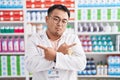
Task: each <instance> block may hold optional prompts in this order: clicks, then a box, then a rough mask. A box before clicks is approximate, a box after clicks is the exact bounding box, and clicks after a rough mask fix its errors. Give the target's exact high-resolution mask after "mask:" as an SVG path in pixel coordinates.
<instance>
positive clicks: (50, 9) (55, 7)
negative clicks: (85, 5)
mask: <svg viewBox="0 0 120 80" xmlns="http://www.w3.org/2000/svg"><path fill="white" fill-rule="evenodd" d="M54 9H59V10H63V11H65V12H67V14H68V17H70V11H69V10H68V8H67V7H66V6H64V5H61V4H55V5H53V6H51V7H50V8H49V9H48V13H47V14H48V16H49V15H50V14H51V12H52V11H53V10H54Z"/></svg>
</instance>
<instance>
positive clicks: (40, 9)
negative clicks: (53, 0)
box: [26, 8, 74, 11]
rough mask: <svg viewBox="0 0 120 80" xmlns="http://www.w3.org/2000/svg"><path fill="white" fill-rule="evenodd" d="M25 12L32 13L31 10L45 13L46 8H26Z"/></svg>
mask: <svg viewBox="0 0 120 80" xmlns="http://www.w3.org/2000/svg"><path fill="white" fill-rule="evenodd" d="M68 9H69V10H74V8H68ZM26 10H27V11H33V10H38V11H47V10H48V8H27V9H26Z"/></svg>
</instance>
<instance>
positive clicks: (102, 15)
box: [75, 0, 120, 80]
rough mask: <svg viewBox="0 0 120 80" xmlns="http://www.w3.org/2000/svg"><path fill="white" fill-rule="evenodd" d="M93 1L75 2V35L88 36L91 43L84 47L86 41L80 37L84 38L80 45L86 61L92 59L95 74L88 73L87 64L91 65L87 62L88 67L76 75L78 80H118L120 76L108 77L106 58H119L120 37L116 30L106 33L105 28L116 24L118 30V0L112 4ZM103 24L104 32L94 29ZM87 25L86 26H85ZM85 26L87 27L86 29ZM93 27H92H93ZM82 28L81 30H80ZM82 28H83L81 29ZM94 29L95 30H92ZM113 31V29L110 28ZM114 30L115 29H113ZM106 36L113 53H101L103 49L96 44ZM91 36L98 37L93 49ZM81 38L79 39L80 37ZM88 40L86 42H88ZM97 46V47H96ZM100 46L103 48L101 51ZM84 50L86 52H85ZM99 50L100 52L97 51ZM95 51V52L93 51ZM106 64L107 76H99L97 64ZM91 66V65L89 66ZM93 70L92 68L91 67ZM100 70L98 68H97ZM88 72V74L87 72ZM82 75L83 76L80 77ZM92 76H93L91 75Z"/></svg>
mask: <svg viewBox="0 0 120 80" xmlns="http://www.w3.org/2000/svg"><path fill="white" fill-rule="evenodd" d="M104 1H105V0H95V1H92V0H84V1H83V0H77V1H76V4H75V5H76V8H75V9H76V23H75V24H76V25H75V28H76V29H75V30H76V33H77V34H78V35H79V36H87V37H88V36H90V37H89V40H90V41H91V43H88V45H86V42H85V39H86V41H87V38H85V37H82V38H85V39H83V41H82V44H83V47H84V50H85V51H86V56H87V59H91V58H93V59H94V63H92V62H91V63H92V64H95V65H96V66H95V68H96V72H95V70H94V69H93V70H94V72H93V70H91V72H90V68H89V66H90V65H89V64H91V63H90V62H89V61H88V63H87V64H88V65H87V67H86V69H85V70H84V71H83V72H82V73H81V72H80V73H78V74H80V75H79V76H78V80H93V79H94V80H102V79H104V80H108V79H109V80H118V79H120V75H113V74H112V75H110V71H108V68H109V70H110V65H109V64H110V63H108V56H109V55H110V56H113V55H114V56H120V44H119V42H120V39H118V37H119V35H120V32H119V31H118V30H119V29H118V30H117V31H115V32H114V31H113V32H112V31H107V29H108V30H109V28H105V27H106V26H107V24H106V23H109V24H110V26H113V24H114V23H116V24H117V26H118V27H119V28H120V26H119V25H120V24H119V22H120V17H119V15H120V13H119V9H120V8H119V5H118V4H119V3H120V2H119V0H118V2H117V1H114V2H112V0H107V1H108V2H107V1H105V2H104ZM101 23H102V24H104V26H103V29H104V30H101V31H100V28H99V29H98V28H96V27H98V26H100V24H101ZM86 24H87V25H86ZM95 24H97V26H94V25H95ZM86 26H87V27H86ZM93 26H94V27H93ZM81 27H82V28H81ZM83 27H84V28H83ZM85 28H89V29H85ZM94 28H96V30H95V29H94ZM112 29H113V28H112ZM114 29H115V28H114ZM106 35H109V36H110V37H111V39H112V42H113V45H114V46H113V47H114V50H113V51H110V52H109V51H103V50H102V49H105V47H104V46H102V45H103V43H102V44H100V43H98V42H100V41H103V40H102V39H100V37H101V36H106ZM91 36H94V37H95V36H99V39H97V43H96V44H95V47H94V41H96V40H92V39H91ZM80 38H81V37H80ZM89 40H88V41H89ZM96 46H97V47H96ZM101 46H102V47H104V48H102V49H101ZM86 48H87V49H88V50H86ZM89 49H90V50H89ZM99 49H100V50H99ZM94 50H96V51H94ZM100 62H102V63H107V65H108V68H107V75H104V74H102V73H101V74H99V73H100V71H99V72H97V68H98V66H101V65H98V63H100ZM104 65H106V64H102V67H103V66H104ZM91 66H93V65H91ZM102 67H101V71H102ZM92 68H93V67H92ZM99 68H100V67H99ZM87 71H88V72H87ZM108 72H109V73H108ZM81 74H83V75H81ZM92 74H94V75H92Z"/></svg>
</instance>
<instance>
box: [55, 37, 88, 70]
mask: <svg viewBox="0 0 120 80" xmlns="http://www.w3.org/2000/svg"><path fill="white" fill-rule="evenodd" d="M71 43H77V44H76V45H75V46H73V47H71V50H72V55H68V54H66V55H64V54H63V53H62V52H57V54H56V68H60V69H65V70H83V69H84V68H85V66H86V56H85V53H84V51H83V48H82V46H81V43H80V40H79V39H78V37H77V36H76V37H75V38H74V41H72V42H71Z"/></svg>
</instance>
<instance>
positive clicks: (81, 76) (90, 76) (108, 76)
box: [78, 75, 120, 78]
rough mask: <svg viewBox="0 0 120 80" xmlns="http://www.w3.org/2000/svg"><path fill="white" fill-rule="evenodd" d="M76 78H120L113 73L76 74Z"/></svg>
mask: <svg viewBox="0 0 120 80" xmlns="http://www.w3.org/2000/svg"><path fill="white" fill-rule="evenodd" d="M78 78H120V76H115V75H112V76H111V75H78Z"/></svg>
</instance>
